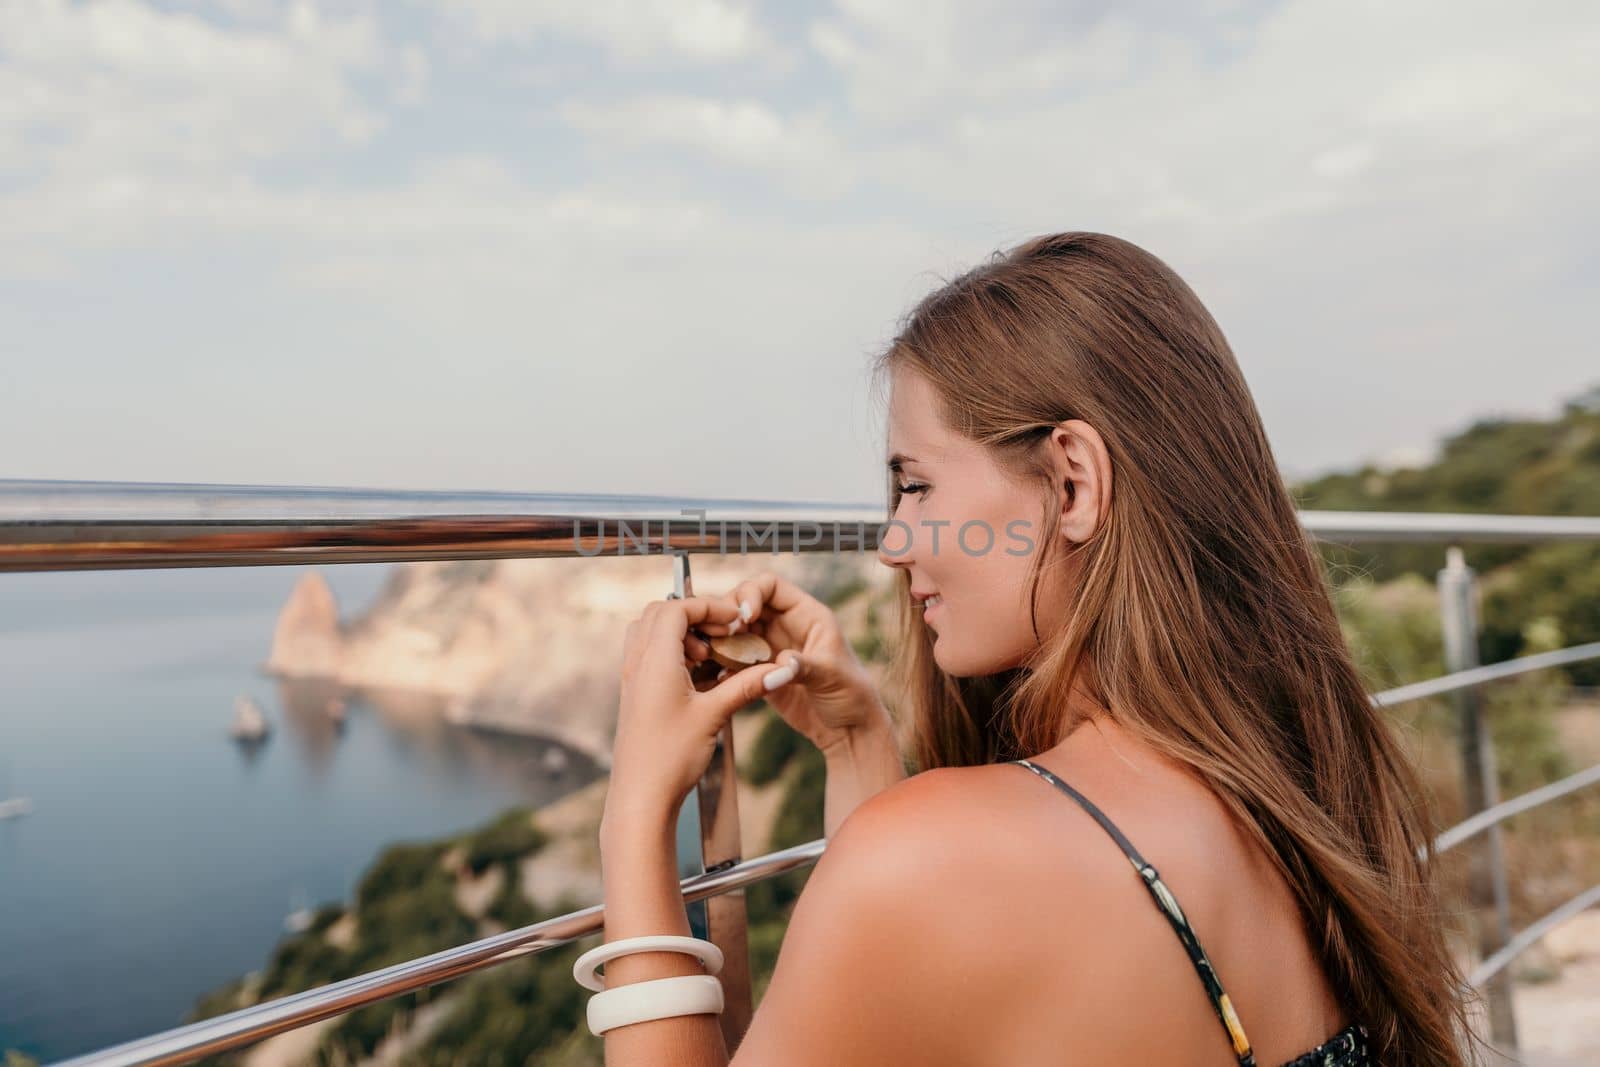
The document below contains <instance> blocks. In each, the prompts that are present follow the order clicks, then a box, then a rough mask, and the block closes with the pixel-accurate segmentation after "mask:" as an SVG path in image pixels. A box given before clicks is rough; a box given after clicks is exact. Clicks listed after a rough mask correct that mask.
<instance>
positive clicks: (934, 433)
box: [878, 369, 1067, 677]
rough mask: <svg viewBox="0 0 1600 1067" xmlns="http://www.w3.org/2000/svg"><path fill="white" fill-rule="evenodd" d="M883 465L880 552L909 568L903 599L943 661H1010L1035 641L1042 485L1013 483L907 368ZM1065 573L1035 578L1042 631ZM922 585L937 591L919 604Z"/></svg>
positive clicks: (952, 665)
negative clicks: (892, 493) (1031, 594)
mask: <svg viewBox="0 0 1600 1067" xmlns="http://www.w3.org/2000/svg"><path fill="white" fill-rule="evenodd" d="M1055 432H1056V434H1058V435H1059V434H1061V433H1062V431H1061V430H1059V429H1058V430H1057V431H1055ZM889 465H890V469H891V471H892V472H893V477H894V478H895V481H896V483H897V484H898V485H899V486H900V487H901V493H900V503H899V505H898V507H897V508H896V509H895V513H894V515H893V516H892V519H893V521H892V522H891V523H890V524H889V525H888V526H887V527H885V529H884V531H883V536H882V538H881V542H882V543H881V544H880V545H879V547H878V560H879V562H881V563H883V564H884V565H886V566H889V567H895V568H899V569H902V570H905V571H907V572H909V574H910V576H911V594H912V604H911V605H910V608H911V610H921V611H923V612H924V614H923V618H924V619H925V620H926V622H927V625H928V627H929V629H930V630H931V631H932V632H933V634H934V644H933V655H934V659H935V661H936V662H937V663H938V665H939V667H940V669H941V670H943V671H944V672H945V673H947V674H950V675H953V676H955V677H974V676H979V675H986V674H994V673H996V672H998V671H1002V670H1006V669H1008V668H1011V667H1014V666H1017V665H1018V664H1019V663H1021V662H1022V660H1023V658H1024V657H1025V656H1026V655H1027V654H1028V653H1029V652H1030V651H1031V650H1032V649H1033V648H1034V647H1036V646H1037V644H1038V642H1039V639H1038V637H1036V636H1035V633H1034V620H1033V618H1032V617H1030V614H1029V609H1028V573H1029V568H1030V567H1031V566H1032V564H1033V556H1034V554H1035V553H1037V552H1039V551H1040V548H1041V539H1042V538H1043V536H1044V519H1045V513H1044V507H1045V506H1046V503H1045V501H1044V499H1043V497H1042V494H1041V492H1040V490H1039V487H1038V486H1037V485H1024V484H1021V483H1019V482H1018V481H1016V480H1015V479H1014V477H1013V476H1012V475H1010V474H1008V473H1007V472H1006V471H1005V470H1003V469H1002V468H1001V467H1000V466H998V465H997V464H996V463H995V462H994V460H993V459H992V458H991V457H990V454H989V452H988V450H987V449H985V448H984V447H983V446H982V445H979V444H978V443H976V442H974V441H972V440H970V439H968V438H965V437H962V436H961V435H959V434H957V433H955V432H954V431H953V430H951V429H950V428H949V427H947V426H945V425H944V423H943V422H942V420H941V418H940V415H939V404H938V399H937V395H936V394H935V392H934V390H933V387H932V386H931V385H929V384H928V382H927V380H926V379H925V378H923V377H922V376H921V375H920V374H917V373H915V372H910V371H907V370H904V369H901V370H897V371H895V372H894V376H893V380H892V383H891V400H890V404H889ZM1066 499H1067V494H1066V493H1065V491H1064V486H1063V493H1062V500H1063V501H1065V500H1066ZM1055 504H1056V502H1055V501H1052V502H1051V503H1050V505H1049V506H1055ZM1057 536H1058V537H1059V536H1061V534H1059V533H1058V534H1057ZM1051 572H1054V574H1055V575H1056V576H1057V578H1058V580H1056V581H1051V580H1050V576H1051ZM1062 573H1063V572H1062V569H1061V568H1056V567H1051V568H1048V569H1047V571H1046V572H1045V575H1046V576H1045V577H1044V578H1042V579H1041V582H1040V587H1039V601H1038V610H1037V623H1038V632H1039V633H1040V634H1046V633H1049V632H1051V631H1052V630H1053V629H1054V628H1055V627H1056V626H1058V625H1059V623H1060V618H1061V611H1062V605H1063V603H1064V600H1065V597H1064V596H1063V595H1062V590H1061V583H1060V580H1059V577H1060V576H1061V575H1062ZM925 594H932V595H933V597H934V599H933V600H932V602H931V605H929V606H926V607H924V606H923V605H927V604H929V602H928V601H925V600H921V599H920V597H921V596H923V595H925Z"/></svg>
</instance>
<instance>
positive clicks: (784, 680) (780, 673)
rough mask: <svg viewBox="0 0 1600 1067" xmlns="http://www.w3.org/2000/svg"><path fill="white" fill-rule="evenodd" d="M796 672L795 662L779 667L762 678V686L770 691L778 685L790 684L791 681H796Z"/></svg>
mask: <svg viewBox="0 0 1600 1067" xmlns="http://www.w3.org/2000/svg"><path fill="white" fill-rule="evenodd" d="M794 674H795V669H794V664H793V663H791V664H789V665H788V666H787V667H779V668H778V669H777V670H775V671H773V672H772V673H771V674H769V675H767V676H766V677H765V678H763V679H761V688H763V689H765V690H767V691H768V692H769V693H770V692H771V691H772V690H774V689H776V688H778V686H780V685H788V684H789V683H790V682H792V681H794Z"/></svg>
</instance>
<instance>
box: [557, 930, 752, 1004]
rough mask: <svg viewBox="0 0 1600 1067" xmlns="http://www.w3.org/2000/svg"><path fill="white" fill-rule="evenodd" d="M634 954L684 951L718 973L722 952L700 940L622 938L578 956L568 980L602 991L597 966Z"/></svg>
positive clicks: (667, 936)
mask: <svg viewBox="0 0 1600 1067" xmlns="http://www.w3.org/2000/svg"><path fill="white" fill-rule="evenodd" d="M634 952H685V953H688V954H689V955H691V956H694V957H696V958H697V959H699V961H700V962H701V963H702V964H703V965H704V966H705V969H706V972H707V973H708V974H718V973H720V972H721V970H722V950H721V949H720V948H718V947H717V946H716V945H713V944H712V943H711V942H709V941H707V940H705V939H704V938H700V937H682V936H680V935H678V934H648V935H646V936H643V937H624V938H622V939H621V940H618V941H607V942H606V943H605V944H603V945H596V946H595V947H594V948H592V949H590V950H589V951H588V952H585V953H584V954H583V955H581V956H579V957H578V959H577V962H576V963H574V964H573V965H572V977H574V978H576V979H577V980H578V984H579V985H581V986H583V988H585V989H591V990H594V991H595V992H596V993H598V992H600V991H602V990H604V989H605V988H606V985H605V982H604V980H603V979H602V978H601V977H600V975H599V968H600V964H602V963H605V962H606V961H607V960H614V959H616V958H617V957H618V956H627V955H630V954H632V953H634ZM686 977H690V978H692V977H694V976H693V975H688V976H686Z"/></svg>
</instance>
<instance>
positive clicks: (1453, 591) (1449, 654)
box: [1438, 545, 1517, 1052]
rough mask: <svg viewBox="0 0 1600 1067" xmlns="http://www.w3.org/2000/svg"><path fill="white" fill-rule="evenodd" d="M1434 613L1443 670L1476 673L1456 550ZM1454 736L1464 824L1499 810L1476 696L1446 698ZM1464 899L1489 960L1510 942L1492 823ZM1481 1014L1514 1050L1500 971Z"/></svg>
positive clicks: (1472, 581) (1469, 582)
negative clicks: (1485, 1011)
mask: <svg viewBox="0 0 1600 1067" xmlns="http://www.w3.org/2000/svg"><path fill="white" fill-rule="evenodd" d="M1438 588H1439V613H1440V621H1441V622H1442V623H1443V631H1444V657H1445V669H1446V670H1448V671H1451V672H1454V671H1464V670H1470V669H1471V668H1473V667H1476V666H1478V600H1477V594H1478V584H1477V576H1476V575H1475V574H1474V573H1473V570H1472V568H1471V567H1469V566H1467V562H1466V556H1465V555H1464V554H1463V553H1462V551H1461V547H1460V546H1459V545H1451V546H1449V547H1448V548H1447V549H1446V550H1445V566H1444V569H1443V570H1441V571H1439V576H1438ZM1452 703H1454V704H1455V708H1456V714H1457V721H1458V723H1459V724H1460V730H1461V771H1462V786H1463V793H1462V795H1463V797H1464V798H1465V801H1466V812H1465V814H1466V816H1467V817H1469V818H1470V817H1471V816H1473V815H1476V814H1477V813H1478V812H1481V811H1484V810H1485V809H1487V808H1491V807H1493V806H1494V805H1496V804H1498V803H1499V802H1500V786H1499V780H1498V772H1497V770H1496V768H1495V753H1494V743H1493V741H1492V740H1491V739H1490V737H1489V724H1488V720H1487V719H1486V718H1485V717H1484V715H1483V705H1482V700H1481V697H1480V695H1479V692H1478V690H1477V689H1461V690H1457V691H1456V692H1455V693H1454V694H1453V695H1452ZM1471 856H1472V860H1471V862H1472V867H1471V875H1470V879H1469V888H1468V896H1469V898H1470V902H1471V905H1472V910H1473V913H1474V921H1475V924H1476V926H1477V932H1478V949H1479V952H1480V953H1481V955H1482V957H1483V958H1484V959H1489V958H1491V957H1492V956H1494V954H1495V953H1496V952H1498V951H1500V949H1501V948H1503V947H1504V946H1505V945H1506V944H1507V943H1508V942H1509V941H1510V940H1511V889H1510V884H1509V883H1508V881H1507V878H1506V857H1505V842H1504V839H1503V837H1502V835H1501V828H1500V825H1499V823H1496V824H1494V825H1493V826H1490V827H1489V828H1488V830H1486V831H1485V832H1484V835H1483V840H1482V842H1481V843H1480V844H1479V845H1478V847H1476V848H1474V849H1473V850H1472V854H1471ZM1484 999H1485V1001H1486V1002H1487V1005H1488V1009H1489V1036H1490V1039H1491V1040H1492V1041H1493V1042H1494V1043H1495V1044H1496V1045H1498V1046H1500V1048H1501V1049H1502V1050H1504V1051H1507V1052H1510V1051H1515V1049H1516V1047H1517V1020H1516V1013H1515V1012H1514V1011H1513V1010H1512V1004H1511V974H1510V972H1509V971H1503V972H1501V973H1499V974H1497V975H1495V976H1494V977H1493V978H1491V979H1490V980H1489V981H1488V982H1487V983H1486V984H1485V986H1484Z"/></svg>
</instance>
